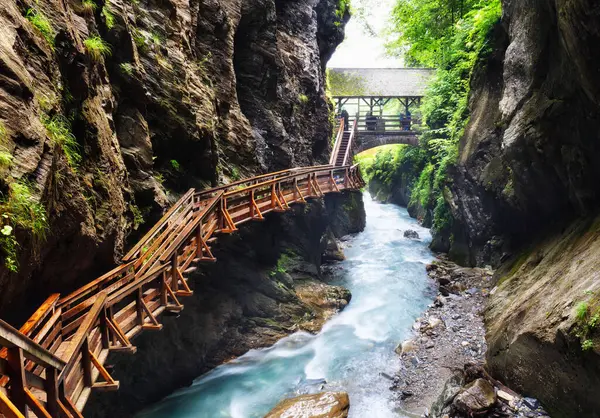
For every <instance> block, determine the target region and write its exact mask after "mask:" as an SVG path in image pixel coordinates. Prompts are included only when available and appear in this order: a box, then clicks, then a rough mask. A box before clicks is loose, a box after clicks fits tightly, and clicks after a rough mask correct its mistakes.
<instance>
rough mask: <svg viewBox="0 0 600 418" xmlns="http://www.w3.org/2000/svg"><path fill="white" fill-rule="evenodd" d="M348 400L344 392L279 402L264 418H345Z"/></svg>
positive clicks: (306, 396)
mask: <svg viewBox="0 0 600 418" xmlns="http://www.w3.org/2000/svg"><path fill="white" fill-rule="evenodd" d="M349 410H350V399H349V398H348V394H347V393H345V392H323V393H316V394H314V395H302V396H298V397H295V398H290V399H286V400H284V401H281V402H280V403H279V404H278V405H277V406H276V407H275V408H274V409H273V410H272V411H271V412H269V413H268V414H267V415H266V416H265V418H346V417H347V416H348V412H349Z"/></svg>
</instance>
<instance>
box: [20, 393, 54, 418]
mask: <svg viewBox="0 0 600 418" xmlns="http://www.w3.org/2000/svg"><path fill="white" fill-rule="evenodd" d="M25 396H26V397H27V406H29V408H31V410H32V411H33V413H34V414H35V416H36V417H38V418H52V416H51V415H50V414H49V413H48V411H47V410H46V408H44V407H43V406H42V403H41V402H40V401H39V399H37V398H36V397H35V396H33V393H31V391H30V390H29V389H27V388H25Z"/></svg>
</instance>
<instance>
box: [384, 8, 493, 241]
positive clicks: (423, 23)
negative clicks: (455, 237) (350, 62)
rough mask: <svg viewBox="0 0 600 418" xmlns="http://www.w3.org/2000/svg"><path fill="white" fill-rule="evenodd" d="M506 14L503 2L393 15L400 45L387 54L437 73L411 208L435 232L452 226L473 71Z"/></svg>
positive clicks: (427, 103)
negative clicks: (452, 188)
mask: <svg viewBox="0 0 600 418" xmlns="http://www.w3.org/2000/svg"><path fill="white" fill-rule="evenodd" d="M501 12H502V10H501V4H500V0H491V1H483V0H463V1H458V0H444V1H442V0H397V4H396V8H395V10H394V16H393V18H394V31H395V33H397V39H396V41H395V42H394V43H392V44H389V45H388V48H389V49H390V50H391V51H395V52H397V53H400V52H401V51H402V52H405V60H406V62H407V63H408V64H409V65H420V66H436V67H438V69H437V71H436V74H435V76H434V77H433V79H432V81H431V82H430V85H429V86H428V89H427V91H426V94H425V97H424V99H423V102H422V105H421V109H420V110H421V113H422V117H423V120H424V122H425V123H426V129H425V130H424V131H423V133H422V134H421V136H420V144H419V145H420V148H421V150H422V151H421V155H420V159H419V164H420V168H418V169H419V170H422V171H419V172H418V174H417V175H416V176H415V175H413V174H411V176H410V181H409V183H408V184H409V187H410V190H411V202H410V204H411V205H415V204H419V205H421V206H422V207H423V209H424V210H425V212H426V213H429V214H431V215H432V226H433V227H434V229H436V230H448V229H449V228H450V227H451V226H452V224H453V219H452V214H451V211H450V208H449V206H448V204H447V203H446V200H445V198H444V191H447V192H449V189H448V186H449V184H450V181H451V180H450V177H449V175H448V173H449V172H450V170H451V168H452V167H453V166H454V165H456V163H457V160H458V143H459V140H460V138H461V137H462V135H463V133H464V129H465V126H466V124H467V122H468V120H469V109H468V98H469V90H470V82H471V77H472V73H473V69H474V68H475V66H476V64H477V62H478V61H479V60H481V59H484V58H485V57H486V56H487V55H488V54H489V52H490V49H491V47H490V43H489V38H490V32H491V29H492V27H493V26H494V25H495V24H496V23H497V22H498V21H499V19H500V16H501ZM396 166H399V165H398V164H396ZM403 167H404V168H403V170H404V172H406V171H407V168H406V167H405V166H403ZM383 169H384V170H387V169H388V168H385V167H384V168H383ZM376 177H385V176H382V175H377V176H376ZM388 177H389V175H388ZM396 177H397V176H396ZM384 180H385V179H384ZM447 194H448V193H446V195H447Z"/></svg>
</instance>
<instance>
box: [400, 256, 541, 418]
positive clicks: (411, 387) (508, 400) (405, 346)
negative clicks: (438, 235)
mask: <svg viewBox="0 0 600 418" xmlns="http://www.w3.org/2000/svg"><path fill="white" fill-rule="evenodd" d="M427 272H428V275H429V277H430V279H431V285H432V286H435V287H437V289H438V295H437V297H436V298H435V300H434V303H433V304H431V305H429V307H428V308H427V310H425V312H424V313H423V314H422V315H421V316H420V317H419V318H417V320H416V321H415V323H414V324H413V335H412V336H411V337H410V338H409V339H407V340H405V341H403V342H402V343H401V344H399V345H398V347H397V348H396V353H397V354H398V355H399V356H400V358H401V366H400V369H399V371H398V372H397V373H396V375H395V376H393V384H392V390H394V391H395V392H396V394H397V399H398V402H399V404H400V405H401V409H402V411H403V412H405V413H406V414H407V415H408V414H410V415H412V416H422V417H461V416H471V415H473V414H475V415H477V416H486V417H547V416H548V415H547V413H546V412H545V411H544V410H543V409H542V408H541V405H540V404H539V402H538V401H537V400H535V399H531V398H524V397H522V396H521V395H519V394H517V393H516V392H514V391H512V390H511V389H510V388H508V387H506V386H504V385H503V384H502V383H501V382H498V381H496V380H495V379H493V378H491V377H490V376H489V375H488V374H487V372H486V371H485V369H484V364H485V353H486V350H487V346H486V341H485V326H484V321H483V314H484V309H485V306H486V303H487V299H488V297H489V295H490V294H491V293H493V292H495V289H494V288H493V280H492V275H493V271H492V270H491V269H489V268H466V267H461V266H459V265H457V264H455V263H453V262H451V261H448V260H447V259H446V258H445V257H444V256H440V257H439V259H438V260H436V261H434V262H433V263H432V264H429V265H428V266H427Z"/></svg>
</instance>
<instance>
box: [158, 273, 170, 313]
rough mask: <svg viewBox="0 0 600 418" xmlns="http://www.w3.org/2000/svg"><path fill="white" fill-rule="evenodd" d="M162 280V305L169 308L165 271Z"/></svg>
mask: <svg viewBox="0 0 600 418" xmlns="http://www.w3.org/2000/svg"><path fill="white" fill-rule="evenodd" d="M161 277H162V278H161V280H160V304H161V305H162V306H167V296H168V295H167V272H166V271H163V273H162V275H161Z"/></svg>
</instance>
